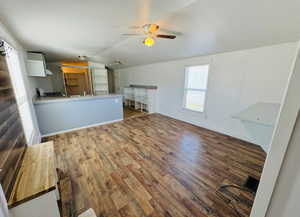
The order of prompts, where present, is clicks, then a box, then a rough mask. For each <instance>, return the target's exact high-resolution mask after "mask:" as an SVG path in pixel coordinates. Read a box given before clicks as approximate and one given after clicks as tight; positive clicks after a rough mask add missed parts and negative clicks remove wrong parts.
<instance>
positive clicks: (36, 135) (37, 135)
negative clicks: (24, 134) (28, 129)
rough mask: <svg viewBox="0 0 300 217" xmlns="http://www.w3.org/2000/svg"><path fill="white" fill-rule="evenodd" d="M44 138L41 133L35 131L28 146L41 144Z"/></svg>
mask: <svg viewBox="0 0 300 217" xmlns="http://www.w3.org/2000/svg"><path fill="white" fill-rule="evenodd" d="M41 140H42V137H41V134H40V132H39V131H36V130H33V131H32V134H31V136H30V139H29V141H28V145H34V144H39V143H41Z"/></svg>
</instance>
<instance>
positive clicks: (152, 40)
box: [143, 36, 155, 47]
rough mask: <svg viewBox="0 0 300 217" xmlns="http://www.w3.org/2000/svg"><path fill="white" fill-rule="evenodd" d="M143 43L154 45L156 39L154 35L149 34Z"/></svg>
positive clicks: (149, 45)
mask: <svg viewBox="0 0 300 217" xmlns="http://www.w3.org/2000/svg"><path fill="white" fill-rule="evenodd" d="M143 43H144V44H145V45H146V46H148V47H152V46H153V45H154V43H155V41H154V39H153V38H152V37H150V36H148V37H147V38H145V40H144V41H143Z"/></svg>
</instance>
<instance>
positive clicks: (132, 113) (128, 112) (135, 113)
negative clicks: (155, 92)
mask: <svg viewBox="0 0 300 217" xmlns="http://www.w3.org/2000/svg"><path fill="white" fill-rule="evenodd" d="M123 112H124V119H128V118H133V117H139V116H143V115H146V114H148V113H146V112H141V111H140V110H134V109H133V108H128V107H123Z"/></svg>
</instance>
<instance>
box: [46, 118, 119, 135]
mask: <svg viewBox="0 0 300 217" xmlns="http://www.w3.org/2000/svg"><path fill="white" fill-rule="evenodd" d="M119 121H123V118H122V119H117V120H112V121H105V122H101V123H97V124H91V125H87V126H83V127H76V128H72V129H68V130H61V131H57V132H54V133H48V134H44V135H42V138H43V137H47V136H54V135H57V134H62V133H68V132H72V131H76V130H82V129H86V128H90V127H96V126H100V125H104V124H111V123H115V122H119Z"/></svg>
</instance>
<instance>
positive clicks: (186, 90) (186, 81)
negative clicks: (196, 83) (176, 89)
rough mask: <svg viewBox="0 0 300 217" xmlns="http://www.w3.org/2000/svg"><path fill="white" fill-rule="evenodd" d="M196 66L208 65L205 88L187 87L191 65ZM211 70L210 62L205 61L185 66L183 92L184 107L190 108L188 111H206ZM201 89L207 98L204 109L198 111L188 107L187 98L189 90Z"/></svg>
mask: <svg viewBox="0 0 300 217" xmlns="http://www.w3.org/2000/svg"><path fill="white" fill-rule="evenodd" d="M195 66H208V75H207V85H206V88H205V89H200V88H199V89H198V88H188V87H187V83H188V69H189V68H190V67H195ZM209 71H210V64H209V63H204V64H195V65H189V66H185V67H184V90H183V91H184V93H183V105H182V107H183V109H185V110H188V111H192V112H197V113H204V112H205V108H206V96H207V89H208V78H209ZM189 90H190V91H199V92H204V93H205V99H204V103H203V110H202V111H197V110H194V109H190V108H187V107H186V99H187V92H188V91H189Z"/></svg>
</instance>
